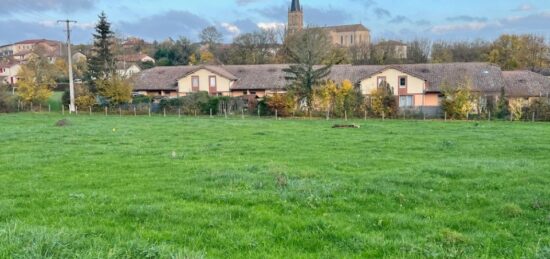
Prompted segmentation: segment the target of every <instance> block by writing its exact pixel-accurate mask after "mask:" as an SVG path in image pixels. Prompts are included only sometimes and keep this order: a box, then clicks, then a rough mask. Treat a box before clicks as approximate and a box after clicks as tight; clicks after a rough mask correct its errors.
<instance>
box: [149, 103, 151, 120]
mask: <svg viewBox="0 0 550 259" xmlns="http://www.w3.org/2000/svg"><path fill="white" fill-rule="evenodd" d="M149 117H151V105H150V104H149Z"/></svg>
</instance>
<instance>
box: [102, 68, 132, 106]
mask: <svg viewBox="0 0 550 259" xmlns="http://www.w3.org/2000/svg"><path fill="white" fill-rule="evenodd" d="M95 84H96V85H97V91H98V93H99V95H100V96H101V97H102V98H103V99H104V100H105V102H106V103H105V104H110V105H115V104H123V103H129V102H130V101H131V100H132V89H133V87H132V85H131V83H130V81H128V80H126V79H124V78H122V77H120V76H119V75H118V74H116V73H115V74H113V75H111V76H110V77H109V78H105V79H99V80H96V82H95Z"/></svg>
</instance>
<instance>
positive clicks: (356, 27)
mask: <svg viewBox="0 0 550 259" xmlns="http://www.w3.org/2000/svg"><path fill="white" fill-rule="evenodd" d="M325 29H327V30H329V31H334V32H354V31H369V29H367V27H365V26H363V24H349V25H338V26H327V27H325Z"/></svg>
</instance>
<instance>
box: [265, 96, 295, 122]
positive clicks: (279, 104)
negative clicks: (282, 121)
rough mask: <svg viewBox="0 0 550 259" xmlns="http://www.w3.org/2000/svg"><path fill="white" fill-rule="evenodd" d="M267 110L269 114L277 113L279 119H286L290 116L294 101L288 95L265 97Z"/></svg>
mask: <svg viewBox="0 0 550 259" xmlns="http://www.w3.org/2000/svg"><path fill="white" fill-rule="evenodd" d="M265 99H266V103H267V108H268V109H269V111H270V112H271V114H275V112H276V113H277V115H279V116H281V117H287V116H289V115H290V114H291V111H292V108H293V107H294V104H295V103H296V101H295V100H294V98H293V97H292V95H290V94H278V93H276V94H274V95H273V96H270V97H266V98H265Z"/></svg>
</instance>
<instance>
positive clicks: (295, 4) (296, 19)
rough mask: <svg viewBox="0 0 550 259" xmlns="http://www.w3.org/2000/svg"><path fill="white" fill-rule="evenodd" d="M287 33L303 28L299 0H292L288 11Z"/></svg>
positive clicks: (302, 14) (302, 13)
mask: <svg viewBox="0 0 550 259" xmlns="http://www.w3.org/2000/svg"><path fill="white" fill-rule="evenodd" d="M287 26H288V27H287V29H288V34H289V35H292V34H294V33H296V32H298V31H301V30H302V29H303V28H304V12H303V10H302V6H301V5H300V0H292V4H291V6H290V9H289V11H288V25H287Z"/></svg>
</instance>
